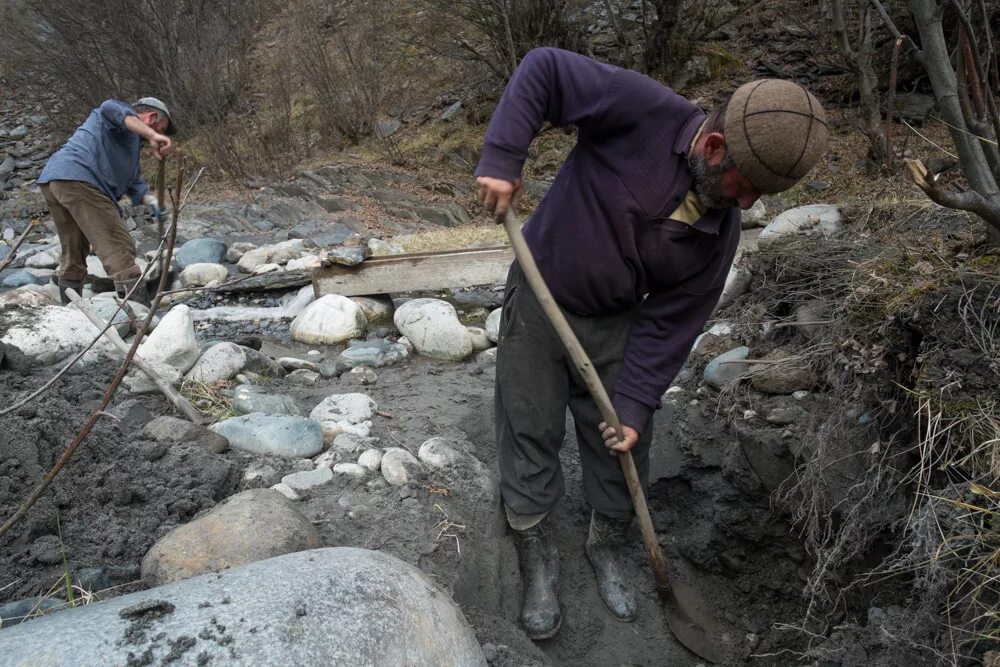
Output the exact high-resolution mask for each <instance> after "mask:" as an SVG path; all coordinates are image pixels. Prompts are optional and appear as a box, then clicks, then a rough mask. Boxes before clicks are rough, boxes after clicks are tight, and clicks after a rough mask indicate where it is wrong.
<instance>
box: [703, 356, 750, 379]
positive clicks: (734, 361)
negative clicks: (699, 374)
mask: <svg viewBox="0 0 1000 667" xmlns="http://www.w3.org/2000/svg"><path fill="white" fill-rule="evenodd" d="M749 356H750V348H749V347H746V346H741V347H737V348H734V349H732V350H729V351H728V352H725V353H723V354H720V355H719V356H717V357H716V358H715V359H712V360H711V361H710V362H708V365H707V366H705V374H704V380H705V384H708V385H711V386H712V387H715V388H716V389H723V388H725V387H726V386H727V385H728V384H729V383H731V382H735V381H737V380H738V379H740V378H741V377H742V376H743V374H744V373H746V372H747V370H749V366H750V365H749V364H742V363H739V362H741V361H743V360H744V359H746V358H747V357H749Z"/></svg>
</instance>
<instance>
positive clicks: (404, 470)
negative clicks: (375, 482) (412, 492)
mask: <svg viewBox="0 0 1000 667" xmlns="http://www.w3.org/2000/svg"><path fill="white" fill-rule="evenodd" d="M419 472H421V467H420V461H418V460H417V459H416V458H414V457H413V454H411V453H409V452H408V451H406V450H405V449H403V448H402V447H390V448H389V449H387V450H385V453H384V454H382V477H384V478H385V481H387V482H389V484H391V485H392V486H405V485H406V483H407V482H409V481H410V480H411V479H413V478H414V476H415V475H416V474H418V473H419Z"/></svg>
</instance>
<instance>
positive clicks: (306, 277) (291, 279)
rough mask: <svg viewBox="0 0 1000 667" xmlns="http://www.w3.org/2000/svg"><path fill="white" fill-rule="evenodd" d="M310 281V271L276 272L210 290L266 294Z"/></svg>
mask: <svg viewBox="0 0 1000 667" xmlns="http://www.w3.org/2000/svg"><path fill="white" fill-rule="evenodd" d="M311 281H312V271H308V270H304V269H303V270H298V271H276V272H274V273H263V274H261V275H259V276H245V277H243V278H236V279H235V280H231V281H227V282H224V283H222V284H221V285H216V286H215V287H213V288H211V289H212V291H213V292H266V291H267V290H278V289H288V288H289V287H305V286H306V285H308V284H309V283H310V282H311Z"/></svg>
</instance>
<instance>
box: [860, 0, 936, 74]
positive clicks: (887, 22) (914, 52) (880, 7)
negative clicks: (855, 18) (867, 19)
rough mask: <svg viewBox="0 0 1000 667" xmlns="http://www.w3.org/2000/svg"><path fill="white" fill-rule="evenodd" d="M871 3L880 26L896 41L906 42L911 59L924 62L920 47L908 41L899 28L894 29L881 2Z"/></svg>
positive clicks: (878, 0) (894, 25)
mask: <svg viewBox="0 0 1000 667" xmlns="http://www.w3.org/2000/svg"><path fill="white" fill-rule="evenodd" d="M871 3H872V4H873V5H875V10H876V11H878V14H879V16H880V17H881V18H882V24H883V25H884V26H885V27H886V29H887V30H888V31H889V32H890V33H892V36H893V37H895V38H896V39H900V38H902V39H903V40H904V41H905V42H906V46H907V48H909V49H910V53H911V54H912V55H913V57H914V58H915V59H916V60H917V61H918V62H921V63H922V62H923V60H924V54H923V51H921V50H920V47H919V46H917V45H916V43H915V42H914V41H913V40H912V39H910V37H909V35H904V34H903V33H901V32H900V31H899V28H897V27H896V24H895V23H894V22H893V20H892V17H891V16H889V12H887V11H886V9H885V6H884V5H883V4H882V2H881V0H871Z"/></svg>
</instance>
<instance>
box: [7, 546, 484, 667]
mask: <svg viewBox="0 0 1000 667" xmlns="http://www.w3.org/2000/svg"><path fill="white" fill-rule="evenodd" d="M53 637H58V638H60V639H59V640H58V641H53ZM123 638H126V640H123ZM3 642H4V650H3V653H2V655H3V658H2V659H3V661H4V662H5V663H7V664H13V665H28V664H45V665H50V666H52V667H63V666H66V667H69V666H71V665H72V666H75V665H107V664H116V665H117V664H128V663H134V664H150V665H153V664H156V665H160V664H168V663H175V664H184V665H188V664H190V665H193V664H213V665H215V664H217V665H223V664H226V665H236V664H240V665H359V664H364V665H368V666H371V667H396V666H397V665H435V666H440V667H486V665H487V662H486V659H485V657H484V656H483V652H482V649H481V648H480V646H479V642H477V641H476V636H475V633H474V632H473V631H472V628H471V627H470V626H469V624H468V622H467V621H466V620H465V617H464V616H463V615H462V612H461V610H460V609H459V608H458V606H457V605H456V604H455V603H454V602H453V601H452V599H451V597H450V596H449V595H448V593H447V592H445V591H444V590H442V589H441V588H439V587H438V586H437V585H436V584H435V583H434V582H433V581H432V580H431V579H430V578H428V577H427V576H426V575H424V574H423V573H422V572H421V571H420V570H418V569H417V568H415V567H413V566H412V565H409V564H407V563H405V562H403V561H401V560H399V559H398V558H395V557H393V556H390V555H388V554H384V553H380V552H376V551H368V550H366V549H357V548H351V547H336V548H324V549H314V550H310V551H302V552H298V553H292V554H285V555H283V556H278V557H276V558H270V559H268V560H264V561H260V562H257V563H251V564H249V565H244V566H242V567H238V568H234V569H232V570H228V571H225V572H222V573H220V574H210V575H203V576H200V577H195V578H193V579H189V580H186V581H180V582H176V583H173V584H169V585H167V586H163V587H160V588H155V589H152V590H146V591H139V592H138V593H132V594H130V595H123V596H121V597H117V598H113V599H111V600H108V601H106V602H101V603H98V604H90V605H84V606H81V607H77V608H75V609H70V610H68V611H65V612H60V613H58V614H53V615H51V616H48V617H46V618H42V619H38V620H36V621H32V622H31V623H24V624H22V625H19V626H16V627H14V628H10V629H9V630H4V631H3Z"/></svg>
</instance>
